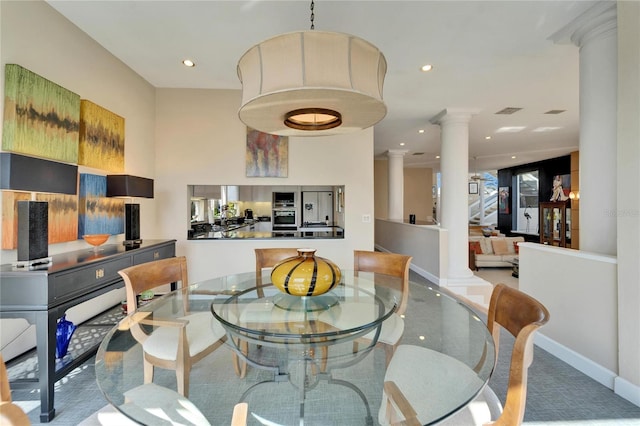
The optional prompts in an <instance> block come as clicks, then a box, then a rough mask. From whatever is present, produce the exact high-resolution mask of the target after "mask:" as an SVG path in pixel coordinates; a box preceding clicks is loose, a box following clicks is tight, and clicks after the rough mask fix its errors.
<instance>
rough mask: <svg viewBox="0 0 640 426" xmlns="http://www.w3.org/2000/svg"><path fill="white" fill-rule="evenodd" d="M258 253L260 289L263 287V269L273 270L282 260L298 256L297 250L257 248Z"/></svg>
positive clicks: (257, 271) (257, 276)
mask: <svg viewBox="0 0 640 426" xmlns="http://www.w3.org/2000/svg"><path fill="white" fill-rule="evenodd" d="M255 253H256V279H257V280H258V282H257V285H258V287H259V286H261V285H262V272H263V269H268V268H273V267H274V266H276V264H277V263H278V262H280V261H281V260H284V259H287V258H289V257H294V256H297V255H298V249H297V248H290V247H285V248H279V247H278V248H257V249H255Z"/></svg>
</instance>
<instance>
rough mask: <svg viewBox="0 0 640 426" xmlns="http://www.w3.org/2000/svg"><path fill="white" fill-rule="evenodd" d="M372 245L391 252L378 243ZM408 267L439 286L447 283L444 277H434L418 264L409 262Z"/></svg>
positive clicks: (377, 248)
mask: <svg viewBox="0 0 640 426" xmlns="http://www.w3.org/2000/svg"><path fill="white" fill-rule="evenodd" d="M374 247H375V249H376V250H379V251H382V252H385V253H391V252H390V251H389V250H387V249H386V248H384V247H382V246H381V245H379V244H374ZM409 269H411V270H412V271H413V272H415V273H416V274H418V275H420V276H421V277H423V278H425V279H427V280H429V281H431V282H432V283H434V284H437V285H439V286H446V285H447V280H446V279H442V278H440V277H436V276H435V275H433V274H431V273H429V272H427V271H426V270H424V269H422V268H421V267H419V266H416V265H414V264H411V265H410V266H409Z"/></svg>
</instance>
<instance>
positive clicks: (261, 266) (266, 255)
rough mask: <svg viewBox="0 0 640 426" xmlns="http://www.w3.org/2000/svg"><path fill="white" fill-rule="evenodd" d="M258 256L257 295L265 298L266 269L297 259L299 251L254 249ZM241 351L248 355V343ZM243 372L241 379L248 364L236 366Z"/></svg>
mask: <svg viewBox="0 0 640 426" xmlns="http://www.w3.org/2000/svg"><path fill="white" fill-rule="evenodd" d="M254 251H255V255H256V293H257V294H258V296H259V297H263V296H264V292H263V290H262V285H263V282H262V274H263V272H264V270H265V269H272V268H273V267H274V266H276V265H277V264H278V262H280V261H281V260H285V259H287V258H289V257H295V256H297V255H298V249H297V248H294V247H275V248H257V249H254ZM240 348H241V350H242V351H243V352H244V353H245V354H246V353H248V352H247V351H248V350H249V345H248V343H247V342H242V343H241V347H240ZM234 366H235V365H234ZM237 368H239V369H240V371H241V372H242V374H241V377H244V374H245V372H246V368H247V366H246V363H241V364H240V365H239V366H236V369H237Z"/></svg>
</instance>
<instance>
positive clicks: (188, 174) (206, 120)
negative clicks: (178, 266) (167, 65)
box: [153, 89, 373, 282]
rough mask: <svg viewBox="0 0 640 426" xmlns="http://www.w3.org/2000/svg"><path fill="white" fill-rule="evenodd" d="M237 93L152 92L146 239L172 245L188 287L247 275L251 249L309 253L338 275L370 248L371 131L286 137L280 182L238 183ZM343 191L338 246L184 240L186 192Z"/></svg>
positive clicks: (241, 168) (242, 133)
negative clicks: (152, 225)
mask: <svg viewBox="0 0 640 426" xmlns="http://www.w3.org/2000/svg"><path fill="white" fill-rule="evenodd" d="M240 99H241V93H240V91H239V90H237V91H236V90H184V89H159V90H158V91H157V105H156V111H157V121H156V123H157V125H156V135H157V138H156V139H157V143H156V172H157V173H156V185H157V186H156V188H157V189H156V199H157V201H158V206H160V207H159V208H158V210H157V224H158V226H157V228H156V229H155V230H154V234H155V235H153V236H155V237H162V238H175V239H176V240H178V246H177V247H178V249H177V251H178V254H184V255H186V256H187V257H188V261H189V274H190V277H189V279H190V281H192V282H193V281H199V280H202V279H205V278H209V277H215V276H220V275H224V274H228V273H234V272H240V271H249V270H252V269H253V268H254V266H255V257H254V253H253V249H254V248H256V247H313V248H316V249H318V251H317V255H318V256H322V257H328V258H330V259H331V260H333V261H334V262H335V263H336V264H338V266H340V267H342V268H351V267H352V266H353V250H354V249H364V250H372V249H373V222H369V223H363V222H362V215H365V214H368V215H370V216H373V129H372V128H370V129H366V130H363V131H361V132H356V133H352V134H348V135H341V136H332V137H308V138H289V173H288V177H287V178H247V177H246V176H245V165H244V158H245V149H246V127H245V126H244V124H243V123H242V122H241V121H240V120H239V119H238V115H237V109H238V107H239V106H240ZM190 184H212V185H222V184H227V185H230V184H232V185H252V184H261V185H345V213H346V214H345V229H346V232H345V239H344V240H308V239H307V240H273V239H270V240H248V241H235V240H215V241H214V240H209V241H206V240H197V241H189V240H187V239H186V236H187V229H188V223H189V216H188V214H189V212H188V202H187V200H188V196H187V185H190Z"/></svg>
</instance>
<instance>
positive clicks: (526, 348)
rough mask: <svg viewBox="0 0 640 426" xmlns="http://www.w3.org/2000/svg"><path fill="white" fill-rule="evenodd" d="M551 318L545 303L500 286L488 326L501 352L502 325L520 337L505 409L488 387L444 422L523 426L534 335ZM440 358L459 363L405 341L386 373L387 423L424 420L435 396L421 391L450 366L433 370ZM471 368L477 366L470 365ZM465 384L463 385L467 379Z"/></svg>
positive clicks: (384, 412) (380, 418) (384, 410)
mask: <svg viewBox="0 0 640 426" xmlns="http://www.w3.org/2000/svg"><path fill="white" fill-rule="evenodd" d="M548 320H549V312H548V311H547V309H546V308H545V307H544V306H543V305H542V304H541V303H540V302H538V301H537V300H535V299H534V298H532V297H531V296H529V295H527V294H525V293H523V292H521V291H519V290H516V289H513V288H510V287H507V286H506V285H504V284H498V285H496V286H495V288H494V289H493V293H492V295H491V302H490V304H489V313H488V316H487V327H488V328H489V331H490V332H491V334H492V336H493V339H494V342H495V345H496V351H497V348H498V347H499V342H500V340H499V338H500V330H501V327H500V326H502V327H504V328H505V329H506V330H507V331H508V332H509V333H511V334H512V335H513V336H514V337H515V342H514V345H513V352H512V355H511V365H510V369H509V385H508V388H507V400H506V403H505V406H504V410H502V406H501V404H500V400H499V399H498V397H497V396H496V395H495V393H494V392H493V390H491V388H490V387H488V386H486V387H485V388H484V390H483V391H482V392H481V393H480V395H478V396H477V397H476V399H475V400H474V401H472V402H471V403H470V404H469V405H468V406H467V407H466V408H465V409H463V410H462V411H460V412H458V413H456V414H455V415H454V416H452V417H450V418H448V419H446V420H445V421H444V422H443V423H439V424H445V425H482V424H492V425H505V426H513V425H519V424H521V423H522V419H523V418H524V411H525V405H526V401H527V370H528V368H529V366H530V365H531V362H532V361H533V337H534V335H535V332H536V331H537V330H538V329H539V328H540V327H542V326H543V325H544V324H546V323H547V321H548ZM434 357H440V358H439V359H438V361H442V360H443V357H446V358H449V362H458V361H457V360H454V359H453V358H451V357H447V356H446V355H444V354H441V353H439V352H436V351H432V350H430V349H427V348H423V347H418V346H412V345H401V346H400V347H399V348H398V350H397V351H396V353H395V354H394V356H393V359H392V360H391V363H390V364H389V368H387V372H386V374H385V384H384V395H383V400H382V405H381V407H380V413H379V415H378V421H379V422H380V423H381V424H406V425H422V424H424V421H423V420H421V419H423V418H424V414H425V413H426V412H427V411H428V409H429V408H428V406H427V405H428V403H429V399H430V398H429V396H428V395H425V393H424V391H421V390H420V386H421V384H422V383H427V382H428V381H430V380H437V379H435V378H434V377H433V375H434V374H438V373H440V371H438V370H443V369H446V367H444V368H439V369H434V368H428V366H429V365H432V364H434V362H433V361H434ZM496 360H497V353H496ZM422 366H425V368H422ZM469 371H470V372H472V371H473V370H472V369H470V368H469ZM460 385H461V386H462V385H463V384H462V381H461V383H460ZM492 421H493V422H492Z"/></svg>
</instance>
